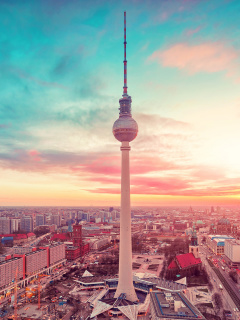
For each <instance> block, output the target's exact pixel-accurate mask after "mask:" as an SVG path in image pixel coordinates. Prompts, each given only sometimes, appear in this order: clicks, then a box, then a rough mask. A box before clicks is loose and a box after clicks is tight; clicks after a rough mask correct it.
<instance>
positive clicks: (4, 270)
mask: <svg viewBox="0 0 240 320" xmlns="http://www.w3.org/2000/svg"><path fill="white" fill-rule="evenodd" d="M23 265H24V264H23V258H22V257H15V258H12V259H8V260H5V261H2V262H0V275H1V276H0V289H2V288H4V287H5V286H7V285H10V284H12V282H13V280H14V279H15V278H16V276H17V279H18V280H20V279H22V278H23Z"/></svg>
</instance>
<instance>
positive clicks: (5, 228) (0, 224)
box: [0, 217, 11, 234]
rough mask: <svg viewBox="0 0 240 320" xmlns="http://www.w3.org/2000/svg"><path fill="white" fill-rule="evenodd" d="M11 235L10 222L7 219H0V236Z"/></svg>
mask: <svg viewBox="0 0 240 320" xmlns="http://www.w3.org/2000/svg"><path fill="white" fill-rule="evenodd" d="M9 233H11V220H10V219H9V218H5V217H0V234H9Z"/></svg>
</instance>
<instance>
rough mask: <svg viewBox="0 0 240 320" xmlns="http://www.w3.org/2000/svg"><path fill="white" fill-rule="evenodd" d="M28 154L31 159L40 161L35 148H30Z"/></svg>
mask: <svg viewBox="0 0 240 320" xmlns="http://www.w3.org/2000/svg"><path fill="white" fill-rule="evenodd" d="M28 154H29V155H30V157H31V158H32V160H34V161H41V157H40V155H41V154H40V152H38V151H37V150H30V151H29V152H28Z"/></svg>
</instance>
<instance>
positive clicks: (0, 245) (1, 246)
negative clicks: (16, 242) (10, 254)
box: [0, 241, 4, 254]
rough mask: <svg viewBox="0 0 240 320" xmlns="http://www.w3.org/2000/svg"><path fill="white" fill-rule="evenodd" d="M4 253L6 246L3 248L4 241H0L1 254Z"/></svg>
mask: <svg viewBox="0 0 240 320" xmlns="http://www.w3.org/2000/svg"><path fill="white" fill-rule="evenodd" d="M3 253H4V248H3V245H2V242H1V241H0V254H3Z"/></svg>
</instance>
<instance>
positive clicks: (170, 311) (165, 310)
mask: <svg viewBox="0 0 240 320" xmlns="http://www.w3.org/2000/svg"><path fill="white" fill-rule="evenodd" d="M150 297H151V302H152V306H153V308H154V311H155V313H156V316H157V317H158V318H159V319H172V320H174V319H176V320H177V319H188V320H195V319H205V318H204V317H203V315H202V314H201V313H200V311H199V310H198V309H197V308H196V307H195V306H193V305H192V304H191V303H190V301H188V299H187V298H186V296H185V295H184V294H182V293H179V292H176V293H166V292H159V291H153V292H151V293H150Z"/></svg>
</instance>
